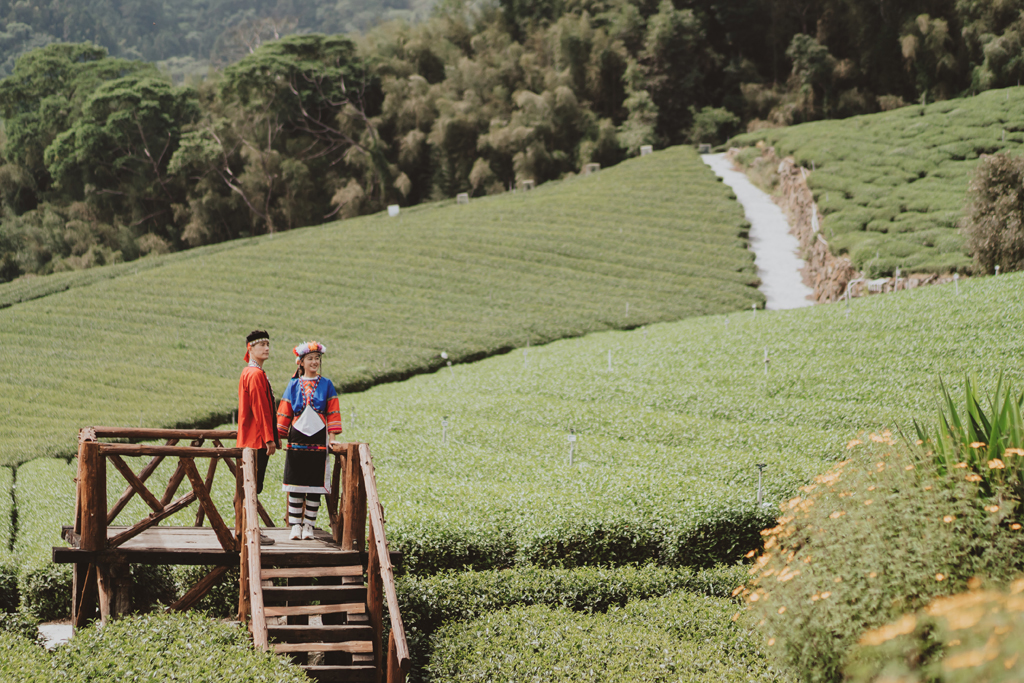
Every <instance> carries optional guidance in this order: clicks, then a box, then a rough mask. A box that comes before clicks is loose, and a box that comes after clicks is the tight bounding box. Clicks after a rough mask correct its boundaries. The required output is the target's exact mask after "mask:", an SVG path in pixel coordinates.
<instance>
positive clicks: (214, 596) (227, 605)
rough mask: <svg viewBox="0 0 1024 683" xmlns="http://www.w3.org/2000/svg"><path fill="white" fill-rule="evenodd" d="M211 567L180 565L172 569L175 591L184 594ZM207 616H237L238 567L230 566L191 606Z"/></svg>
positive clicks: (224, 617)
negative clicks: (221, 577) (222, 576)
mask: <svg viewBox="0 0 1024 683" xmlns="http://www.w3.org/2000/svg"><path fill="white" fill-rule="evenodd" d="M212 569H213V567H207V566H200V565H180V566H177V567H174V568H173V569H172V575H173V577H174V585H175V593H176V594H177V595H184V594H185V593H186V592H187V591H188V590H189V589H191V588H192V587H193V586H194V585H196V582H197V581H199V580H200V579H202V578H203V577H204V576H206V575H207V574H209V573H210V571H211V570H212ZM192 609H193V610H195V611H198V612H203V613H204V614H206V615H207V616H210V617H213V618H219V619H235V618H237V616H238V567H232V568H231V569H229V570H228V572H227V573H226V574H225V575H224V578H223V579H221V581H220V583H218V584H217V585H216V586H214V587H213V588H211V589H210V592H209V593H207V594H206V595H205V596H203V599H202V600H200V601H199V602H198V603H196V606H195V607H193V608H192Z"/></svg>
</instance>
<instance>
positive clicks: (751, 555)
mask: <svg viewBox="0 0 1024 683" xmlns="http://www.w3.org/2000/svg"><path fill="white" fill-rule="evenodd" d="M754 555H757V551H756V550H751V551H750V552H749V553H747V554H746V555H744V556H743V557H746V558H747V559H750V558H751V557H753V556H754Z"/></svg>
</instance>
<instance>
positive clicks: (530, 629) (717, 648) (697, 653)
mask: <svg viewBox="0 0 1024 683" xmlns="http://www.w3.org/2000/svg"><path fill="white" fill-rule="evenodd" d="M734 609H735V606H734V604H733V603H732V601H730V600H727V599H722V598H709V597H706V596H696V595H690V594H686V593H676V594H672V595H670V596H667V597H663V598H659V599H656V600H643V601H638V602H630V603H629V604H628V605H626V606H625V608H624V609H616V610H613V611H611V612H608V613H606V614H580V613H577V612H572V611H570V610H567V609H565V608H554V609H552V608H549V607H546V606H540V605H535V606H532V607H520V608H513V609H509V610H504V611H498V612H488V613H487V614H485V615H484V616H482V617H480V618H478V619H476V620H473V621H469V622H463V623H453V624H449V625H448V626H446V627H445V628H443V629H442V630H441V631H440V632H439V633H438V635H437V637H436V646H435V649H434V652H433V654H432V656H431V658H430V663H429V665H428V672H429V674H430V676H431V678H433V679H437V680H443V681H479V680H510V681H511V680H543V681H565V682H569V681H592V680H601V681H610V682H620V681H621V682H622V683H626V682H629V683H634V682H637V683H640V682H645V683H646V682H654V681H658V682H661V681H664V682H666V683H667V682H669V681H673V682H675V681H687V682H690V681H692V682H694V683H696V682H698V681H710V680H714V681H750V680H758V681H784V680H787V679H786V677H785V676H784V675H783V674H782V673H781V672H779V671H777V670H775V669H773V667H772V666H771V665H770V664H769V663H768V662H767V660H766V659H765V657H764V654H763V653H762V652H761V651H760V650H759V647H758V646H757V645H756V644H755V642H756V640H757V638H756V636H753V635H752V634H751V633H750V632H749V631H748V630H747V629H746V628H743V627H741V626H738V625H737V624H735V623H733V622H732V621H730V619H729V616H728V615H729V613H730V612H732V611H733V610H734Z"/></svg>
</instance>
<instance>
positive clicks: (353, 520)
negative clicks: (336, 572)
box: [341, 444, 366, 551]
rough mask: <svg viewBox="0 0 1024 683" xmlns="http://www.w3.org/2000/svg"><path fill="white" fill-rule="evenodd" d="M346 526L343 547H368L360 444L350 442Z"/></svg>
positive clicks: (361, 548) (346, 484)
mask: <svg viewBox="0 0 1024 683" xmlns="http://www.w3.org/2000/svg"><path fill="white" fill-rule="evenodd" d="M344 486H345V498H344V501H343V502H342V505H343V506H344V524H343V526H344V528H343V530H342V534H341V547H342V548H344V549H345V550H359V551H362V550H363V548H364V547H366V487H365V486H363V477H362V470H361V468H360V465H359V444H349V447H348V453H346V454H345V484H344Z"/></svg>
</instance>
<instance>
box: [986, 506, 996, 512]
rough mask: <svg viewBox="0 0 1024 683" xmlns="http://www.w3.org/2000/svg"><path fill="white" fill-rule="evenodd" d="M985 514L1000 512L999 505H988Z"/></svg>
mask: <svg viewBox="0 0 1024 683" xmlns="http://www.w3.org/2000/svg"><path fill="white" fill-rule="evenodd" d="M985 512H999V506H998V505H986V506H985Z"/></svg>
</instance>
